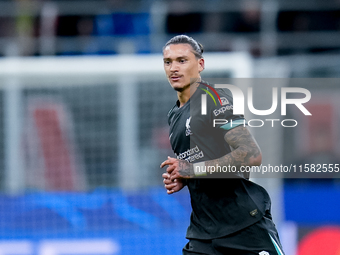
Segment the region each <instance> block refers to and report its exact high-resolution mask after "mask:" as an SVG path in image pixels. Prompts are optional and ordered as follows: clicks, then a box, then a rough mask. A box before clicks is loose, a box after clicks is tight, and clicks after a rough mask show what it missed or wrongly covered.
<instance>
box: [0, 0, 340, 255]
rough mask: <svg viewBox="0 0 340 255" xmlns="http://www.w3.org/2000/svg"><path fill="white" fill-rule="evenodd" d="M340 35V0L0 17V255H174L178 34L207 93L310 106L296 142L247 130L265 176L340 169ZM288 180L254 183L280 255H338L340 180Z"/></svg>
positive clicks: (45, 7)
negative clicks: (261, 189) (167, 169)
mask: <svg viewBox="0 0 340 255" xmlns="http://www.w3.org/2000/svg"><path fill="white" fill-rule="evenodd" d="M339 32H340V1H338V0H327V1H321V0H308V1H302V0H299V1H284V0H262V1H256V0H249V1H248V0H243V1H223V0H212V1H207V0H199V1H180V0H172V1H156V0H125V1H123V0H96V1H80V0H78V1H76V0H68V1H56V0H54V1H47V0H45V1H44V0H16V1H14V0H12V1H10V0H8V1H4V0H2V1H0V55H1V58H0V191H1V193H0V254H15V255H18V254H23V255H24V254H27V255H30V254H39V255H57V254H68V255H69V254H77V255H78V254H79V255H80V254H124V255H129V254H165V255H167V254H180V252H181V248H182V246H183V245H184V244H185V243H186V240H185V238H184V236H185V231H186V227H187V224H188V221H189V215H190V204H189V203H190V201H189V197H188V192H187V191H186V190H184V191H182V192H180V193H178V194H174V195H172V196H168V195H166V192H165V190H164V189H163V184H162V179H161V173H162V170H161V169H159V164H160V163H161V162H162V161H163V160H164V159H165V158H166V157H167V155H172V152H171V149H170V145H169V141H168V127H167V120H166V114H167V112H168V110H169V109H170V107H171V106H172V105H173V104H174V101H175V100H176V94H175V93H174V92H173V91H172V89H171V88H170V86H169V85H168V83H167V81H166V78H165V76H164V74H163V67H162V56H161V50H162V47H163V45H164V44H165V42H166V41H167V40H168V39H169V38H170V37H171V36H173V35H175V34H180V33H185V34H188V35H191V36H194V37H195V38H196V39H197V40H198V41H200V42H201V43H202V44H203V45H204V47H205V52H206V54H205V58H206V70H205V71H204V73H203V77H204V78H205V79H210V78H211V79H213V78H222V79H223V78H225V79H227V78H229V79H234V81H235V82H236V80H237V78H248V79H249V78H257V79H258V80H257V81H261V79H263V78H265V79H264V80H263V81H264V82H263V84H266V83H268V80H267V79H268V78H270V79H273V81H275V82H274V84H280V85H277V86H296V84H298V85H299V86H302V85H303V86H304V87H305V88H307V89H309V90H310V91H311V94H312V100H311V102H310V103H309V104H308V107H307V108H308V109H309V110H310V111H311V112H312V114H313V116H312V117H309V118H303V117H302V116H300V115H296V113H294V111H290V112H288V117H291V118H294V119H297V120H298V121H299V125H298V127H297V128H294V129H284V128H280V127H277V128H270V127H264V128H261V129H256V128H254V129H253V130H252V132H253V133H254V135H255V136H256V139H257V141H258V142H259V144H260V146H261V148H262V150H263V154H264V163H270V164H273V165H280V164H285V165H289V164H292V163H293V164H304V163H308V164H311V163H324V164H337V163H340V143H339V141H340V104H339V100H338V99H339V96H340V84H339V79H337V77H339V74H340V33H339ZM288 78H294V79H289V80H288ZM301 78H306V79H302V80H300V79H301ZM294 81H296V83H294ZM263 84H262V87H261V82H257V83H256V86H255V83H254V85H253V86H254V90H255V88H257V89H256V91H257V92H256V93H258V94H257V96H256V97H255V98H260V99H261V100H259V101H258V102H257V103H256V99H254V101H255V105H256V106H257V107H259V108H261V106H263V107H264V108H263V109H266V107H267V108H268V105H269V104H270V102H271V101H270V100H271V98H270V93H269V94H266V93H268V90H266V87H265V86H263ZM301 84H302V85H301ZM249 116H250V115H249ZM283 177H286V178H256V179H254V181H256V182H258V183H260V184H262V185H263V186H265V187H266V188H267V190H268V191H269V193H270V194H271V196H272V200H273V214H274V218H275V221H276V222H277V225H278V228H279V231H280V233H281V238H282V243H283V245H284V249H285V250H286V254H287V255H306V254H308V255H314V254H318V255H320V254H327V255H339V254H340V241H339V240H340V203H339V201H340V182H339V180H338V179H337V178H320V179H308V178H298V179H294V178H289V177H291V176H283ZM299 177H308V176H299ZM323 177H330V176H323ZM331 177H334V176H331Z"/></svg>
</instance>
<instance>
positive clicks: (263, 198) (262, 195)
mask: <svg viewBox="0 0 340 255" xmlns="http://www.w3.org/2000/svg"><path fill="white" fill-rule="evenodd" d="M202 53H203V47H202V46H201V45H200V44H198V43H197V42H196V41H195V40H194V39H193V38H191V37H188V36H186V35H179V36H175V37H173V38H172V39H170V40H169V41H168V42H167V43H166V44H165V46H164V48H163V57H164V69H165V73H166V76H167V78H168V80H169V83H170V85H171V86H172V87H173V88H174V90H175V91H176V92H177V96H178V101H177V102H176V104H175V106H174V107H173V108H172V109H171V110H170V112H169V113H168V121H169V125H170V136H169V139H170V142H171V146H172V149H173V151H174V152H175V154H176V156H177V157H176V158H174V157H168V159H167V160H165V161H164V162H163V163H162V164H161V167H164V166H167V169H166V173H163V175H162V176H163V178H164V183H165V188H166V190H167V193H168V194H173V193H175V192H178V191H180V190H181V189H182V188H183V187H184V186H185V185H187V186H188V189H189V192H190V197H191V206H192V213H191V218H190V225H189V227H188V229H187V234H186V238H187V239H189V242H188V243H187V244H186V245H185V247H184V248H183V254H209V255H212V254H230V255H248V254H257V255H274V254H275V255H282V254H283V251H282V248H281V245H280V241H279V238H278V234H277V231H276V229H275V225H274V223H273V221H272V218H271V213H270V198H269V196H268V193H267V192H266V191H265V189H264V188H262V187H261V186H259V185H257V184H255V183H253V182H251V181H249V174H247V173H242V172H241V171H239V170H240V169H241V166H257V165H260V164H261V160H262V156H261V151H260V149H259V147H258V145H257V143H256V141H255V140H254V138H253V137H252V135H251V134H250V133H249V131H248V129H247V127H246V126H245V125H244V123H245V121H244V117H243V116H241V115H233V111H232V104H233V99H232V96H231V94H230V92H229V91H227V90H226V91H224V90H221V89H218V90H217V91H216V90H214V88H213V87H212V86H210V85H209V84H207V83H205V82H204V81H202V80H201V76H200V73H201V72H202V71H203V70H204V58H203V57H202ZM215 92H216V93H218V95H219V97H218V101H219V103H218V104H215V102H214V101H213V99H212V98H211V97H210V96H209V97H207V100H206V101H207V103H206V114H205V115H204V114H202V112H201V108H202V107H201V98H202V95H206V94H212V95H213V94H214V93H215ZM214 118H218V119H225V120H228V123H227V124H221V125H213V124H214V123H213V119H214ZM231 123H232V124H231ZM228 167H229V170H230V169H232V171H227V169H228ZM222 168H223V171H221V169H222ZM235 169H237V171H235ZM218 170H219V171H218Z"/></svg>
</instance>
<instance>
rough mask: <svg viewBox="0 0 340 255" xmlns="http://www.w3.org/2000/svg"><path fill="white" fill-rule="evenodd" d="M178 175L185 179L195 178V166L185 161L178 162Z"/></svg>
mask: <svg viewBox="0 0 340 255" xmlns="http://www.w3.org/2000/svg"><path fill="white" fill-rule="evenodd" d="M178 173H179V174H180V175H181V176H183V177H184V178H190V177H194V176H195V173H194V167H193V165H192V164H190V163H188V162H187V161H185V160H180V161H179V162H178Z"/></svg>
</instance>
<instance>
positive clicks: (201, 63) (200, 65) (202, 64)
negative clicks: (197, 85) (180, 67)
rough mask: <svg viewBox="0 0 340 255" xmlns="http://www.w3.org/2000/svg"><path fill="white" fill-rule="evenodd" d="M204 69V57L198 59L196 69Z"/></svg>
mask: <svg viewBox="0 0 340 255" xmlns="http://www.w3.org/2000/svg"><path fill="white" fill-rule="evenodd" d="M203 70H204V58H200V59H199V60H198V71H199V72H202V71H203Z"/></svg>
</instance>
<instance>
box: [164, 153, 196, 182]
mask: <svg viewBox="0 0 340 255" xmlns="http://www.w3.org/2000/svg"><path fill="white" fill-rule="evenodd" d="M164 166H168V168H167V169H166V171H167V173H168V174H169V175H170V180H171V181H174V180H176V179H189V178H192V177H194V176H195V173H194V167H193V165H192V164H190V163H188V162H187V161H185V160H180V159H176V158H171V157H168V159H167V160H165V161H164V162H163V163H162V164H161V168H163V167H164Z"/></svg>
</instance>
